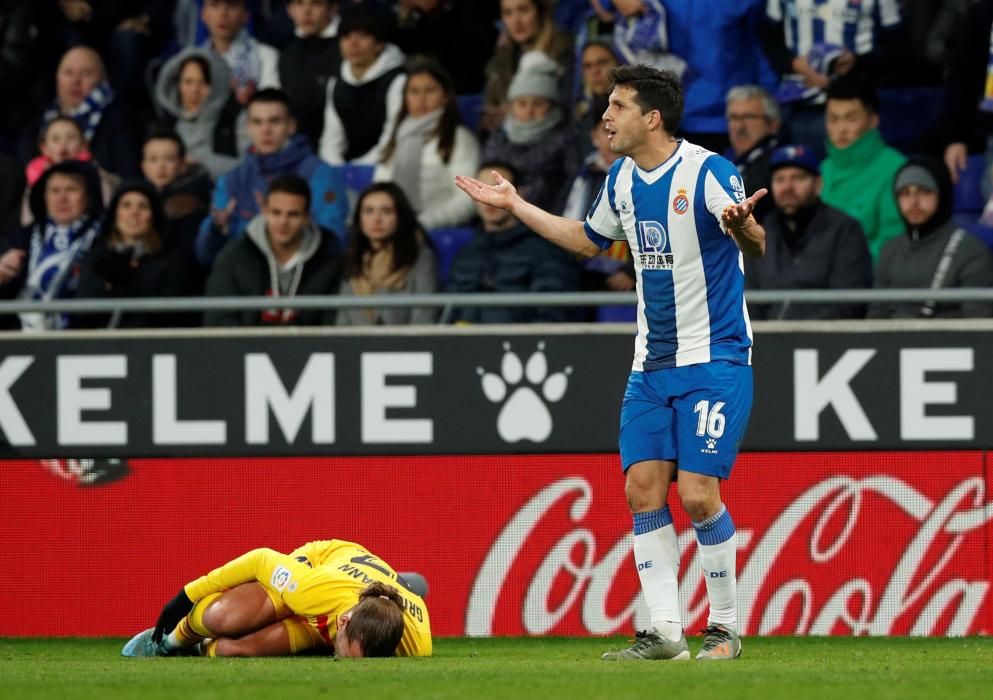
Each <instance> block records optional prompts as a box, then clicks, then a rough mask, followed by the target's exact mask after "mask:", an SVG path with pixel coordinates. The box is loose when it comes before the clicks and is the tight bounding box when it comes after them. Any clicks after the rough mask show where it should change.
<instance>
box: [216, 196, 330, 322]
mask: <svg viewBox="0 0 993 700" xmlns="http://www.w3.org/2000/svg"><path fill="white" fill-rule="evenodd" d="M339 276H340V268H339V264H338V246H337V239H336V238H335V237H334V236H333V235H329V234H326V233H325V232H323V231H321V230H320V229H319V228H318V227H317V226H316V225H314V224H313V222H311V223H308V224H307V225H306V226H305V227H304V229H303V240H302V241H301V244H300V248H299V250H298V252H297V255H296V258H295V260H294V261H293V264H292V265H291V266H289V267H288V268H285V269H283V268H281V267H280V265H279V263H278V261H277V260H276V257H275V255H274V254H273V252H272V247H271V246H270V245H269V237H268V235H267V233H266V226H265V218H264V217H263V216H262V215H259V216H256V217H255V218H254V219H252V221H251V223H249V225H248V230H247V233H246V235H245V237H244V238H242V239H241V240H239V241H234V242H232V243H231V245H229V246H226V247H225V248H224V250H222V251H221V253H220V255H218V256H217V260H216V262H215V263H214V269H213V270H212V271H211V273H210V277H208V278H207V296H215V297H235V296H272V297H280V296H284V297H285V296H303V295H324V294H335V293H336V292H337V291H338V285H339ZM334 317H335V313H334V311H333V310H331V309H327V310H318V309H308V310H303V311H290V310H288V309H287V310H281V309H266V310H263V311H258V310H252V309H245V310H242V311H208V312H207V313H206V314H205V317H204V325H206V326H260V325H270V324H273V325H298V326H303V325H306V326H316V325H332V324H334Z"/></svg>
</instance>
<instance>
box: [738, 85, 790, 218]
mask: <svg viewBox="0 0 993 700" xmlns="http://www.w3.org/2000/svg"><path fill="white" fill-rule="evenodd" d="M726 102H727V107H726V109H725V116H726V117H727V122H728V140H729V141H730V142H731V148H729V149H728V151H727V153H725V154H724V156H725V157H726V158H727V159H728V160H730V161H731V162H733V163H734V164H735V166H736V167H737V168H738V172H740V173H741V175H742V177H743V178H744V180H745V192H746V193H747V194H752V193H753V192H756V191H757V190H760V189H762V188H763V187H765V188H766V189H769V188H770V186H771V182H772V173H771V171H770V167H769V164H770V160H771V158H772V152H773V151H774V150H776V148H777V147H778V146H779V127H780V125H781V123H782V122H781V118H780V115H779V105H778V104H777V103H776V101H775V100H774V99H772V96H771V95H770V94H769V93H768V92H767V91H766V90H765V89H764V88H762V87H759V86H758V85H736V86H735V87H733V88H731V89H730V90H728V94H727V98H726ZM771 209H772V202H771V201H770V199H769V198H767V199H764V200H760V201H759V202H758V205H757V206H756V207H755V212H754V214H755V219H756V220H757V221H761V220H762V219H763V218H764V217H765V215H766V214H767V213H768V212H769V211H770V210H771Z"/></svg>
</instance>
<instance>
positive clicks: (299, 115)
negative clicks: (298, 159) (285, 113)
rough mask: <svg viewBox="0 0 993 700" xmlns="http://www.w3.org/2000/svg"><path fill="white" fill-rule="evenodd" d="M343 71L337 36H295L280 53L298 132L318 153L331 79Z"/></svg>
mask: <svg viewBox="0 0 993 700" xmlns="http://www.w3.org/2000/svg"><path fill="white" fill-rule="evenodd" d="M340 68H341V50H340V49H339V48H338V37H337V36H308V37H299V36H295V37H293V38H292V39H291V40H290V42H289V43H288V44H287V45H286V46H285V47H284V48H283V49H282V50H281V51H280V52H279V83H280V85H282V87H283V90H285V91H286V94H287V95H289V97H290V105H291V106H292V108H293V116H294V117H295V118H296V122H297V131H298V132H300V133H301V134H303V135H304V136H306V137H307V139H308V140H309V141H310V147H311V148H312V149H314V150H315V151H316V150H317V148H318V147H319V146H320V143H321V132H322V131H323V130H324V107H325V105H326V104H327V89H328V80H329V79H330V78H332V77H334V76H336V75H338V70H339V69H340Z"/></svg>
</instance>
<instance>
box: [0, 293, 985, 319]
mask: <svg viewBox="0 0 993 700" xmlns="http://www.w3.org/2000/svg"><path fill="white" fill-rule="evenodd" d="M745 299H746V301H747V302H749V303H753V304H783V303H790V304H866V303H873V302H893V303H901V302H910V303H915V302H922V303H923V302H927V301H933V302H945V303H955V302H966V301H993V288H960V289H789V290H772V289H770V290H753V291H749V292H746V293H745ZM635 302H636V296H635V294H634V292H525V293H484V294H479V293H474V294H452V293H439V294H408V295H382V296H361V297H356V296H337V295H328V296H301V297H158V298H144V299H63V300H55V301H2V302H0V314H16V313H25V312H36V313H69V314H94V313H99V314H106V313H128V312H132V313H133V312H142V313H170V312H175V311H184V312H201V311H216V310H227V311H230V310H243V309H259V310H262V309H296V310H300V309H354V308H369V307H375V308H384V309H385V308H427V307H432V308H441V309H443V313H442V318H443V319H444V318H445V317H446V316H447V315H448V312H450V310H451V309H453V308H456V307H458V308H465V307H476V308H483V307H515V306H517V307H519V306H564V307H592V306H627V305H633V304H634V303H635Z"/></svg>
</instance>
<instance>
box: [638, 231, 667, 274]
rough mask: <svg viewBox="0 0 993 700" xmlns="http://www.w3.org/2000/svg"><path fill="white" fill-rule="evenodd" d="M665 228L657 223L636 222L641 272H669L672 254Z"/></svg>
mask: <svg viewBox="0 0 993 700" xmlns="http://www.w3.org/2000/svg"><path fill="white" fill-rule="evenodd" d="M668 247H669V237H668V236H667V235H666V232H665V227H664V226H662V224H660V223H659V222H658V221H639V222H638V262H639V263H640V264H641V269H642V270H671V269H672V263H673V259H672V253H671V252H668V251H667V250H666V249H667V248H668Z"/></svg>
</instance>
